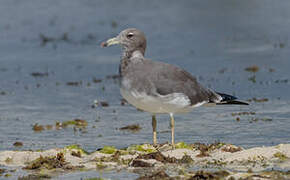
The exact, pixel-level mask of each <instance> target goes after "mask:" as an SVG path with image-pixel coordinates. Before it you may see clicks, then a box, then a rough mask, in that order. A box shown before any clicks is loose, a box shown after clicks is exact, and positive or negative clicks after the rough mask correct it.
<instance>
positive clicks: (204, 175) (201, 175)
mask: <svg viewBox="0 0 290 180" xmlns="http://www.w3.org/2000/svg"><path fill="white" fill-rule="evenodd" d="M229 175H230V173H229V172H227V171H217V172H207V171H197V172H196V173H195V175H194V176H192V177H190V178H189V179H190V180H197V179H225V178H226V177H227V176H229Z"/></svg>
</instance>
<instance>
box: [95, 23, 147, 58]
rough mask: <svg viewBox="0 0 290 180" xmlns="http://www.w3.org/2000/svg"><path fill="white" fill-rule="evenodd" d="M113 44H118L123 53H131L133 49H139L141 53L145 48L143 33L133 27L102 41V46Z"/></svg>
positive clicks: (143, 52)
mask: <svg viewBox="0 0 290 180" xmlns="http://www.w3.org/2000/svg"><path fill="white" fill-rule="evenodd" d="M114 44H120V45H121V46H122V48H123V49H124V51H125V54H129V55H131V54H132V53H133V52H134V51H140V52H141V53H142V54H143V55H144V54H145V49H146V38H145V34H144V33H143V32H142V31H140V30H138V29H135V28H129V29H125V30H123V31H122V32H120V34H119V35H118V36H117V37H114V38H111V39H108V40H107V41H106V42H102V44H101V46H102V47H108V46H111V45H114Z"/></svg>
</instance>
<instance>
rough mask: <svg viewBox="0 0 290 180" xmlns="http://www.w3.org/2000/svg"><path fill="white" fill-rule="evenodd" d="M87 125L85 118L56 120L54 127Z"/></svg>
mask: <svg viewBox="0 0 290 180" xmlns="http://www.w3.org/2000/svg"><path fill="white" fill-rule="evenodd" d="M87 125H88V123H87V121H86V120H83V119H74V120H70V121H64V122H58V121H57V122H56V123H55V127H56V129H61V128H66V127H67V126H75V127H86V126H87Z"/></svg>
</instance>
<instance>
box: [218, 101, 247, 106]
mask: <svg viewBox="0 0 290 180" xmlns="http://www.w3.org/2000/svg"><path fill="white" fill-rule="evenodd" d="M217 105H249V103H246V102H243V101H237V100H233V101H222V102H221V103H217Z"/></svg>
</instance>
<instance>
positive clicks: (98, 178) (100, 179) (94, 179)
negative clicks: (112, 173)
mask: <svg viewBox="0 0 290 180" xmlns="http://www.w3.org/2000/svg"><path fill="white" fill-rule="evenodd" d="M85 180H105V179H103V178H101V177H93V178H87V179H85Z"/></svg>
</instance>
